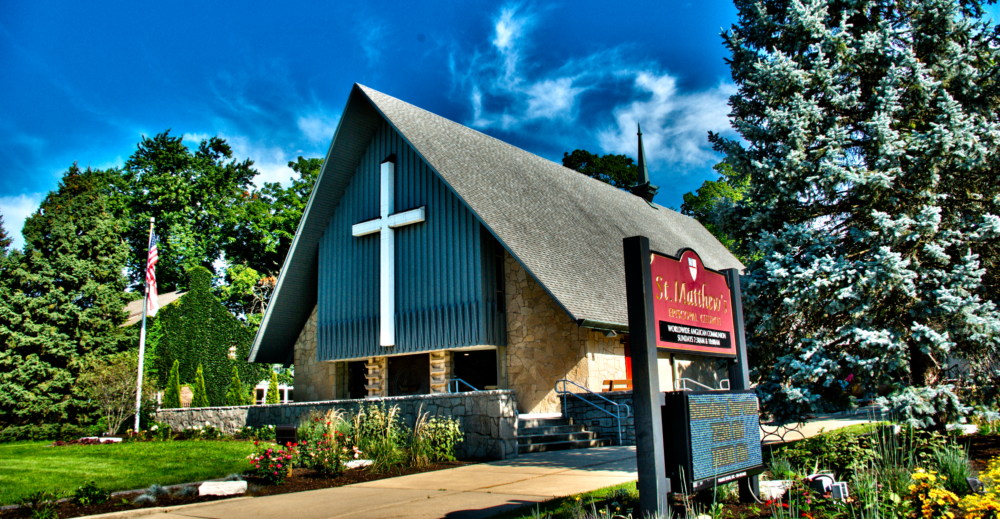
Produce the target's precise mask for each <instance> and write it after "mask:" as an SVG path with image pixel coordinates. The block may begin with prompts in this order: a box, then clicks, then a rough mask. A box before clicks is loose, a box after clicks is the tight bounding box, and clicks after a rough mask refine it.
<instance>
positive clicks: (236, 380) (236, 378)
mask: <svg viewBox="0 0 1000 519" xmlns="http://www.w3.org/2000/svg"><path fill="white" fill-rule="evenodd" d="M244 398H245V396H244V395H243V383H242V382H240V372H239V370H237V369H236V367H235V366H234V367H233V379H232V380H231V381H230V382H229V389H228V390H227V391H226V405H246V402H245V401H244ZM251 403H253V401H251Z"/></svg>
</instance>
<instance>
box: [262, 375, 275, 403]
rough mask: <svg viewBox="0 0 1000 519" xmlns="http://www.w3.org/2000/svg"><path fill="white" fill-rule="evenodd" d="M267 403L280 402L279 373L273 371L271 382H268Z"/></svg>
mask: <svg viewBox="0 0 1000 519" xmlns="http://www.w3.org/2000/svg"><path fill="white" fill-rule="evenodd" d="M264 403H265V404H277V403H278V374H277V373H275V372H274V371H271V382H269V383H268V384H267V397H266V400H265V401H264Z"/></svg>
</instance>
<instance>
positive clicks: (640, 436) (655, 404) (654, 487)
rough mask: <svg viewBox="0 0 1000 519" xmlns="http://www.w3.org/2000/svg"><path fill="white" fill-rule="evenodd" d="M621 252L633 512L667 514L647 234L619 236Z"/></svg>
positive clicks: (666, 483) (661, 401) (660, 398)
mask: <svg viewBox="0 0 1000 519" xmlns="http://www.w3.org/2000/svg"><path fill="white" fill-rule="evenodd" d="M622 246H623V247H624V253H625V301H626V303H627V305H628V329H629V340H630V341H631V349H632V406H633V407H632V412H633V413H634V414H635V448H636V452H637V453H641V454H640V455H639V456H636V468H637V469H638V476H639V481H638V482H637V483H636V488H637V490H638V491H639V515H640V516H641V517H646V516H652V515H653V514H659V517H668V515H667V494H668V493H669V492H670V482H669V481H668V480H667V470H666V465H665V463H666V459H665V458H664V454H663V448H664V445H663V424H662V421H661V416H662V414H663V413H662V411H661V409H662V407H663V393H661V392H660V373H659V369H658V366H657V363H656V332H655V329H656V326H655V323H656V320H655V318H654V314H653V293H652V290H651V289H652V286H653V282H652V277H651V276H650V270H649V263H650V258H651V254H650V252H649V238H646V237H645V236H633V237H630V238H625V239H624V240H622Z"/></svg>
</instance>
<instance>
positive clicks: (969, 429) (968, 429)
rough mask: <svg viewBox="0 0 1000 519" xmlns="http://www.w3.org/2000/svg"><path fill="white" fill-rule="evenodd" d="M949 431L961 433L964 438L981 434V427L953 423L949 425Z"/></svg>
mask: <svg viewBox="0 0 1000 519" xmlns="http://www.w3.org/2000/svg"><path fill="white" fill-rule="evenodd" d="M947 429H948V430H949V431H956V430H957V431H961V432H962V436H968V435H970V434H977V433H979V426H977V425H976V424H974V423H951V424H948V426H947Z"/></svg>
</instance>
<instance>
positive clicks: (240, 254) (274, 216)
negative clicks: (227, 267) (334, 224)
mask: <svg viewBox="0 0 1000 519" xmlns="http://www.w3.org/2000/svg"><path fill="white" fill-rule="evenodd" d="M322 165H323V160H322V159H318V158H312V159H305V158H302V157H299V158H298V160H297V161H295V162H289V163H288V167H289V168H291V169H292V171H294V172H295V173H296V174H297V175H298V177H297V178H293V179H292V183H291V185H290V186H288V187H287V188H286V187H282V186H281V184H279V183H271V182H266V183H264V187H263V188H261V189H260V190H259V191H255V192H253V193H252V194H251V195H249V196H248V197H245V198H244V199H243V200H242V201H241V203H240V204H239V205H238V206H237V207H236V212H235V213H234V217H235V220H234V221H233V225H231V226H230V227H231V228H232V229H233V231H232V233H233V234H232V236H231V238H230V240H229V242H228V243H227V245H226V246H225V253H226V259H227V260H229V261H230V262H231V264H232V265H242V266H244V267H246V268H249V269H252V270H254V271H256V272H259V273H261V274H262V275H265V276H273V275H275V274H276V273H277V272H278V270H280V269H281V266H282V264H284V261H285V255H286V254H287V253H288V249H289V247H291V244H292V239H293V238H295V230H296V229H297V228H298V225H299V220H300V219H302V213H303V211H304V210H305V207H306V204H307V203H308V202H309V195H310V193H312V188H313V185H314V184H315V183H316V179H317V178H319V170H320V167H321V166H322ZM235 302H236V301H234V303H235ZM247 313H250V312H247Z"/></svg>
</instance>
